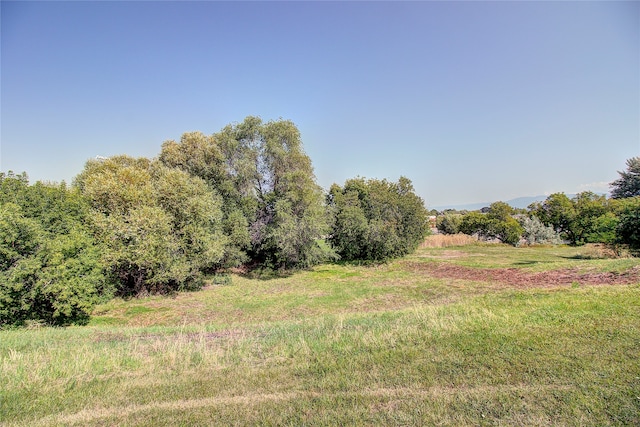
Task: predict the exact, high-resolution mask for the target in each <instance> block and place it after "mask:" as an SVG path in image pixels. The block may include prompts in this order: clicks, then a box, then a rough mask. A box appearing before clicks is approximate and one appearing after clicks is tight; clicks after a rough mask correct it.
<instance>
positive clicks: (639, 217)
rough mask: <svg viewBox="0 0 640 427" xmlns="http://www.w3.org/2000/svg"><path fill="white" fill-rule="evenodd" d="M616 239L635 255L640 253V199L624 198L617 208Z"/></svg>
mask: <svg viewBox="0 0 640 427" xmlns="http://www.w3.org/2000/svg"><path fill="white" fill-rule="evenodd" d="M616 237H617V242H618V243H622V244H625V245H628V246H629V247H630V248H631V249H633V250H634V252H635V253H636V254H637V253H638V252H639V251H640V197H632V198H626V199H624V202H623V203H622V205H621V206H620V207H619V223H618V224H617V228H616Z"/></svg>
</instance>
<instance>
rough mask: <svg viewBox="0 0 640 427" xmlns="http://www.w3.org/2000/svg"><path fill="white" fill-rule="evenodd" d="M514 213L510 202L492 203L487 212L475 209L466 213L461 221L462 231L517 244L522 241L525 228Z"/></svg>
mask: <svg viewBox="0 0 640 427" xmlns="http://www.w3.org/2000/svg"><path fill="white" fill-rule="evenodd" d="M513 214H514V210H513V208H512V207H511V206H509V205H508V204H506V203H504V202H495V203H492V204H491V206H489V209H487V210H486V213H481V212H475V211H474V212H469V213H467V214H465V215H464V216H463V217H462V220H461V222H460V232H462V233H465V234H468V235H477V236H478V237H480V238H482V239H497V240H499V241H501V242H502V243H507V244H509V245H514V246H515V245H517V244H518V243H519V242H520V238H521V236H522V233H523V231H524V230H523V229H522V226H521V225H520V223H518V221H517V220H516V219H515V218H513V216H512V215H513Z"/></svg>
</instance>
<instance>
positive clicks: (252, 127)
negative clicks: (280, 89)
mask: <svg viewBox="0 0 640 427" xmlns="http://www.w3.org/2000/svg"><path fill="white" fill-rule="evenodd" d="M160 161H161V162H163V163H164V164H166V165H168V166H171V167H176V168H180V169H182V170H185V171H187V172H188V173H190V174H192V175H195V176H198V177H200V178H202V179H204V180H205V181H206V182H207V184H208V185H209V187H210V188H211V189H213V190H215V191H216V192H217V193H219V194H220V195H221V196H222V199H223V207H222V210H223V224H224V230H225V234H226V235H227V236H228V237H229V238H228V240H227V244H226V246H225V250H224V258H223V260H222V261H221V265H222V266H223V267H232V266H237V265H239V264H241V263H244V262H246V261H248V260H251V261H253V262H254V263H258V264H261V265H262V266H266V267H276V268H280V267H284V268H292V267H293V268H297V267H308V266H310V265H314V264H317V263H318V262H320V261H322V260H324V259H326V257H327V256H329V255H330V254H329V253H327V251H326V250H325V249H323V248H322V247H321V246H320V245H318V243H317V240H318V239H319V238H320V237H321V236H322V235H324V234H325V233H326V229H327V217H326V213H325V209H324V206H323V196H322V190H321V188H320V187H319V186H318V185H317V184H316V182H315V176H314V173H313V168H312V166H311V159H309V157H308V156H307V155H306V154H305V153H304V151H303V149H302V140H301V138H300V132H299V131H298V129H297V128H296V126H295V125H294V124H293V123H292V122H290V121H286V120H278V121H270V122H267V123H263V122H262V120H261V119H260V118H258V117H247V118H246V119H245V120H244V121H243V122H242V123H238V124H233V125H228V126H226V127H225V128H223V129H222V130H221V131H220V132H219V133H217V134H215V135H212V136H205V135H203V134H201V133H188V134H184V135H183V136H182V139H181V140H180V143H176V142H174V141H168V142H166V143H165V144H164V145H163V147H162V153H161V154H160Z"/></svg>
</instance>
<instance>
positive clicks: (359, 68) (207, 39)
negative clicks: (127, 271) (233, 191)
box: [0, 1, 640, 206]
mask: <svg viewBox="0 0 640 427" xmlns="http://www.w3.org/2000/svg"><path fill="white" fill-rule="evenodd" d="M0 4H1V13H2V16H1V19H2V22H1V24H2V27H1V29H2V34H1V36H2V41H1V48H2V51H1V61H2V62H1V71H2V75H1V82H2V87H1V90H2V92H1V108H2V110H1V119H2V120H1V138H2V140H1V147H0V149H1V151H0V154H1V157H0V169H1V170H2V171H8V170H13V171H16V172H21V171H26V172H27V173H28V174H29V176H30V178H31V180H32V181H35V180H49V181H61V180H65V181H67V182H70V181H71V180H72V178H73V177H74V176H75V175H76V174H78V173H79V172H80V171H81V170H82V168H83V166H84V163H85V161H86V160H87V159H89V158H93V157H95V156H96V155H102V156H110V155H115V154H123V153H124V154H129V155H133V156H146V157H154V156H156V155H157V154H158V153H159V151H160V146H161V144H162V142H163V141H165V140H168V139H176V140H177V139H179V138H180V135H181V134H182V133H183V132H187V131H193V130H200V131H203V132H205V133H214V132H217V131H219V130H220V129H221V128H222V127H223V126H225V125H226V124H228V123H232V122H239V121H242V120H243V119H244V117H246V116H247V115H257V116H260V117H262V118H263V119H264V120H269V119H278V118H280V117H282V118H285V119H290V120H292V121H293V122H294V123H295V124H296V125H297V126H298V128H299V129H300V131H301V133H302V138H303V142H304V146H305V150H306V152H307V153H308V154H309V156H310V157H311V159H312V161H313V164H314V167H315V171H316V176H317V178H318V183H319V184H320V185H322V186H323V187H325V188H328V187H329V186H330V185H331V184H332V183H333V182H337V183H340V184H342V183H343V182H344V181H345V180H346V179H348V178H351V177H355V176H364V177H368V178H387V179H391V180H396V179H397V178H398V177H399V176H400V175H405V176H407V177H408V178H409V179H411V180H412V181H413V183H414V186H415V187H416V190H417V192H418V193H419V194H420V195H421V196H422V197H423V199H424V200H425V203H426V204H427V206H442V205H452V204H461V203H472V202H484V201H497V200H508V199H511V198H514V197H518V196H533V195H539V194H548V193H551V192H556V191H564V192H566V193H575V192H578V191H583V190H593V191H607V190H608V185H607V184H608V183H609V182H611V181H612V180H613V179H615V178H617V176H618V175H617V173H616V171H617V170H623V169H624V168H625V160H626V159H628V158H630V157H633V156H637V155H640V3H639V2H526V3H521V2H406V3H404V2H403V3H400V2H388V3H387V2H233V3H227V2H10V1H2V2H0Z"/></svg>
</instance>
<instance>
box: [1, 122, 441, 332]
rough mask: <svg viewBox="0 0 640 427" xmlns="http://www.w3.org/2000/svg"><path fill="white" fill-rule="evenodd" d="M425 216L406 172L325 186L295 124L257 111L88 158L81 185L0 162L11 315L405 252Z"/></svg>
mask: <svg viewBox="0 0 640 427" xmlns="http://www.w3.org/2000/svg"><path fill="white" fill-rule="evenodd" d="M427 216H428V215H427V211H426V209H425V207H424V203H423V201H422V199H420V197H418V196H417V195H416V194H415V191H414V188H413V186H412V184H411V181H410V180H409V179H407V178H404V177H401V178H400V180H399V181H398V182H397V183H396V182H389V181H387V180H376V179H365V178H354V179H350V180H347V182H346V183H345V184H344V185H343V186H340V185H337V184H334V185H333V186H332V187H331V189H330V190H329V191H328V192H327V193H325V192H324V190H323V189H322V188H321V187H320V186H319V185H318V184H317V183H316V178H315V175H314V172H313V167H312V164H311V159H310V158H309V157H308V156H307V155H306V153H305V152H304V149H303V146H302V139H301V136H300V132H299V130H298V129H297V127H296V126H295V125H294V124H293V123H292V122H291V121H287V120H277V121H269V122H263V121H262V120H261V119H260V118H258V117H247V118H246V119H245V120H244V121H242V122H241V123H234V124H230V125H227V126H225V127H224V128H223V129H222V130H220V132H218V133H215V134H213V135H205V134H203V133H201V132H190V133H185V134H183V135H182V137H181V138H180V141H167V142H165V143H164V144H163V145H162V147H161V151H160V153H159V155H158V156H157V157H156V158H153V159H148V158H134V157H130V156H127V155H120V156H114V157H110V158H106V159H104V158H100V159H93V160H89V161H88V162H87V163H86V165H85V167H84V169H83V170H82V171H81V172H80V173H79V174H78V175H77V176H76V177H75V179H74V180H73V183H72V185H70V186H68V185H66V184H65V183H61V184H45V183H42V182H36V183H35V184H30V183H29V180H28V177H27V175H26V174H25V173H22V174H13V173H6V174H5V173H0V326H2V325H5V326H6V325H21V324H24V323H25V322H30V321H36V322H44V323H47V324H53V325H66V324H70V323H80V324H82V323H86V321H87V320H88V319H89V315H90V313H91V310H92V308H93V307H94V306H95V304H97V303H99V302H101V301H105V300H108V299H110V298H112V297H114V296H122V297H131V296H139V295H145V294H149V293H171V292H176V291H183V290H198V289H200V288H201V287H202V286H203V284H204V279H205V277H206V276H207V275H208V274H212V273H216V272H221V271H228V270H229V269H232V268H237V267H242V268H244V269H268V270H281V269H282V270H290V269H299V268H307V267H310V266H313V265H316V264H318V263H322V262H327V261H332V260H337V259H342V260H346V261H350V260H374V261H382V260H386V259H389V258H394V257H399V256H403V255H405V254H408V253H410V252H412V251H414V250H415V249H416V248H417V247H418V245H419V244H420V243H421V242H422V241H423V239H424V237H425V236H426V234H427V233H428V231H429V229H428V218H427Z"/></svg>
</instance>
